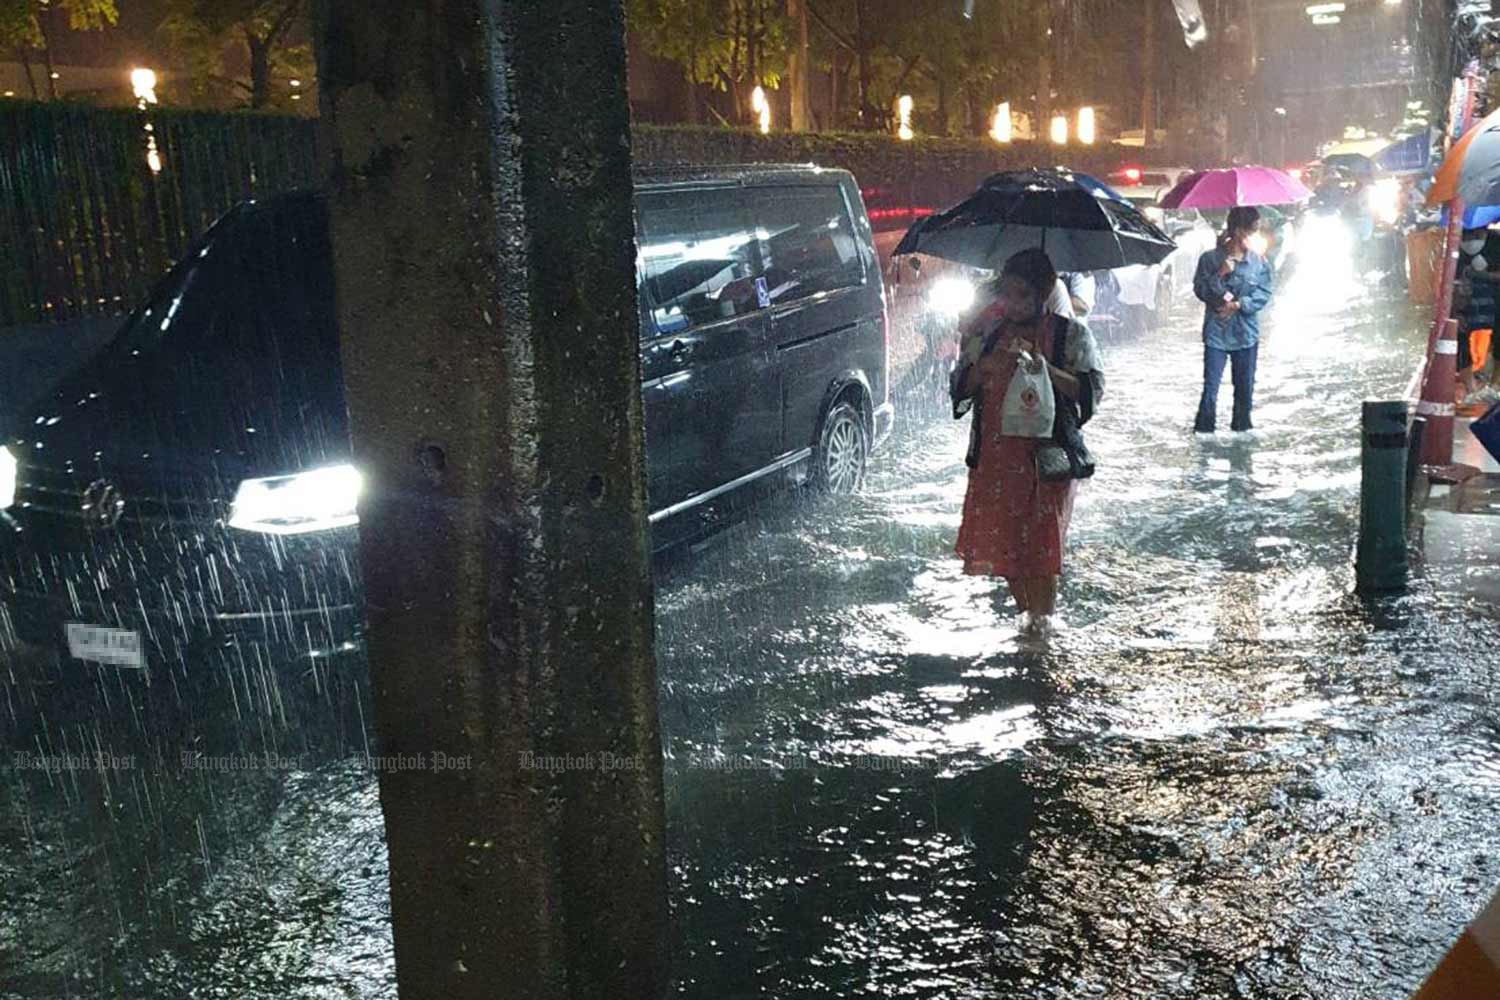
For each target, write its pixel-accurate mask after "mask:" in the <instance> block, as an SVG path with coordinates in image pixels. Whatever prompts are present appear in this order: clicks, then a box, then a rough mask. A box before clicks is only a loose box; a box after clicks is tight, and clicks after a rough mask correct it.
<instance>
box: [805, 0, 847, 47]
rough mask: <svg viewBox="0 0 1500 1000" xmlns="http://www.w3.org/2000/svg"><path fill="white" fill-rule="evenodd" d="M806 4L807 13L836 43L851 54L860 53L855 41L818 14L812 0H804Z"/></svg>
mask: <svg viewBox="0 0 1500 1000" xmlns="http://www.w3.org/2000/svg"><path fill="white" fill-rule="evenodd" d="M804 3H805V5H806V7H807V12H808V13H809V14H811V15H812V19H813V20H814V21H817V22H818V26H819V27H821V28H822V29H823V30H824V31H826V32H828V34H829V35H830V36H831V37H832V38H833V40H834V41H835V42H838V43H839V45H841V46H843V47H844V48H845V49H847V50H849V51H850V52H854V53H858V52H859V47H858V46H857V45H855V44H854V41H853V40H852V39H851V38H849V36H848V35H845V34H844V33H843V32H841V31H839V29H837V28H835V27H834V26H833V25H832V24H829V23H828V19H827V18H825V17H824V16H823V15H822V14H820V13H818V8H816V7H814V6H813V5H812V0H804Z"/></svg>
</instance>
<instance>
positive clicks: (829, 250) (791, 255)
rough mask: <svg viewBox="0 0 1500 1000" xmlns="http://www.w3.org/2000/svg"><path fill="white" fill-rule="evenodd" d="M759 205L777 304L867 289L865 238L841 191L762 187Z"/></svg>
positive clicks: (769, 280) (822, 186) (768, 281)
mask: <svg viewBox="0 0 1500 1000" xmlns="http://www.w3.org/2000/svg"><path fill="white" fill-rule="evenodd" d="M754 205H755V221H756V223H757V225H758V226H759V227H760V237H761V239H762V240H763V241H764V245H765V251H764V253H765V258H766V284H767V285H768V286H769V291H770V300H771V302H772V303H777V302H790V301H793V300H795V299H800V298H805V297H806V296H809V295H816V294H818V293H819V292H831V291H833V290H835V289H838V288H849V287H851V286H854V285H862V284H864V281H865V269H864V262H863V261H862V260H861V259H860V252H859V237H858V235H857V234H856V233H855V231H854V222H853V220H852V219H851V218H850V216H849V206H848V204H847V203H846V202H845V201H844V192H843V190H842V189H841V188H840V187H838V186H837V185H833V184H820V185H801V186H793V187H776V188H760V189H758V190H756V192H755V201H754Z"/></svg>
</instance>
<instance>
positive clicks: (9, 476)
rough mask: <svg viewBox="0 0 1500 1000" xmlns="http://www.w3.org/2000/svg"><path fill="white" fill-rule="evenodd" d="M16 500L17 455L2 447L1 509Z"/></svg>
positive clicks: (0, 450) (0, 467)
mask: <svg viewBox="0 0 1500 1000" xmlns="http://www.w3.org/2000/svg"><path fill="white" fill-rule="evenodd" d="M15 502H16V456H14V455H12V454H11V453H10V449H9V448H4V447H0V510H5V509H6V508H7V507H9V506H11V504H13V503H15Z"/></svg>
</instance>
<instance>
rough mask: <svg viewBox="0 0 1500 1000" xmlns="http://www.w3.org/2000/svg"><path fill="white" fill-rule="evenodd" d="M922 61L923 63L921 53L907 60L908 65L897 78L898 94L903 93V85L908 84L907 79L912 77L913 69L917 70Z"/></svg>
mask: <svg viewBox="0 0 1500 1000" xmlns="http://www.w3.org/2000/svg"><path fill="white" fill-rule="evenodd" d="M921 61H922V53H920V52H918V53H917V54H916V55H914V56H912V57H911V58H910V59H908V60H906V65H905V66H903V67H902V68H901V75H900V76H898V77H896V93H897V94H900V93H901V85H902V84H903V83H905V82H906V78H907V77H908V76H910V75H911V71H912V70H913V69H915V68H916V66H917V63H919V62H921Z"/></svg>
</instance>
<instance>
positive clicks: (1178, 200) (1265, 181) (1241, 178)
mask: <svg viewBox="0 0 1500 1000" xmlns="http://www.w3.org/2000/svg"><path fill="white" fill-rule="evenodd" d="M1311 197H1312V192H1311V191H1309V190H1308V189H1307V188H1306V187H1305V186H1303V184H1302V182H1301V181H1299V180H1297V179H1296V178H1295V177H1293V176H1292V175H1291V174H1289V173H1287V172H1286V171H1285V170H1276V169H1275V168H1273V167H1231V168H1229V169H1227V170H1203V171H1199V172H1198V173H1196V174H1188V175H1187V176H1186V177H1184V178H1183V179H1182V180H1180V181H1178V182H1177V186H1176V187H1174V188H1173V189H1172V190H1170V191H1168V192H1167V193H1166V194H1165V195H1163V196H1162V199H1161V207H1162V208H1235V207H1237V206H1240V205H1286V204H1288V203H1290V202H1294V201H1306V200H1307V199H1308V198H1311Z"/></svg>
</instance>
